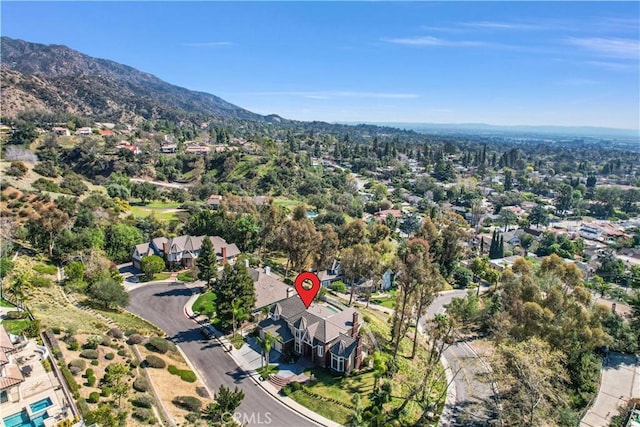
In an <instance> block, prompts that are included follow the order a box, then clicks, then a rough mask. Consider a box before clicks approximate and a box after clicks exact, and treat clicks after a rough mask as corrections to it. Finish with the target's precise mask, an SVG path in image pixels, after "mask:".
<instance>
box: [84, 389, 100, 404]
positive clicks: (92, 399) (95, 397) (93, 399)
mask: <svg viewBox="0 0 640 427" xmlns="http://www.w3.org/2000/svg"><path fill="white" fill-rule="evenodd" d="M99 401H100V393H98V392H97V391H92V392H91V393H90V394H89V398H88V399H87V402H89V403H98V402H99Z"/></svg>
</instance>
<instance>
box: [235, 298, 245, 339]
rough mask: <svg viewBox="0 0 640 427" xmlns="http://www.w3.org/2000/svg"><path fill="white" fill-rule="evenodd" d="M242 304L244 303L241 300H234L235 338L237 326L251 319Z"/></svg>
mask: <svg viewBox="0 0 640 427" xmlns="http://www.w3.org/2000/svg"><path fill="white" fill-rule="evenodd" d="M241 304H242V301H241V300H239V299H234V300H233V302H232V303H231V317H232V320H231V325H232V327H233V336H235V335H236V326H237V324H238V323H240V325H242V322H244V321H245V320H247V319H248V318H249V313H247V310H245V309H244V307H242V305H241ZM240 332H242V329H240Z"/></svg>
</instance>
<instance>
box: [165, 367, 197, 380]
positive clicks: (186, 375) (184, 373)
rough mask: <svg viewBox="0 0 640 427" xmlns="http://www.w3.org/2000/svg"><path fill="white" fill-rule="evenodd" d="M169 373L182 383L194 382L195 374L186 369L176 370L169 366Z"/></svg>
mask: <svg viewBox="0 0 640 427" xmlns="http://www.w3.org/2000/svg"><path fill="white" fill-rule="evenodd" d="M168 369H169V373H170V374H173V375H178V376H179V377H180V379H182V381H186V382H188V383H194V382H196V374H195V373H194V372H193V371H190V370H188V369H178V368H177V367H175V366H174V365H169V368H168Z"/></svg>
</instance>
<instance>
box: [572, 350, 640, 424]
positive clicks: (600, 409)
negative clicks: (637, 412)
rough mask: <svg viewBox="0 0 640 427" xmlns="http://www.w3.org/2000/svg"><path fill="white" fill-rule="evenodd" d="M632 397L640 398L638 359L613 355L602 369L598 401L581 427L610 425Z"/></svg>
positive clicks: (623, 355) (626, 355) (586, 415)
mask: <svg viewBox="0 0 640 427" xmlns="http://www.w3.org/2000/svg"><path fill="white" fill-rule="evenodd" d="M632 397H640V366H639V365H638V363H637V362H636V357H635V356H631V355H628V354H620V353H611V354H609V361H608V363H606V364H605V365H604V366H603V367H602V379H601V380H600V389H599V390H598V395H597V396H596V400H595V401H594V402H593V405H592V406H591V408H590V409H589V410H588V411H587V413H586V414H585V416H584V418H582V421H581V422H580V426H581V427H598V426H604V425H609V422H610V421H611V417H613V416H614V415H616V414H617V413H618V407H619V406H621V405H623V404H624V403H625V402H627V401H628V400H629V399H630V398H632Z"/></svg>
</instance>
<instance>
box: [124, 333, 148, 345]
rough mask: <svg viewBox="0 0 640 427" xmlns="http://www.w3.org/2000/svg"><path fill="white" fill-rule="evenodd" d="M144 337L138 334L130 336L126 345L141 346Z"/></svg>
mask: <svg viewBox="0 0 640 427" xmlns="http://www.w3.org/2000/svg"><path fill="white" fill-rule="evenodd" d="M143 341H144V337H143V336H142V335H140V334H131V335H129V338H128V339H127V344H142V342H143Z"/></svg>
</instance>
